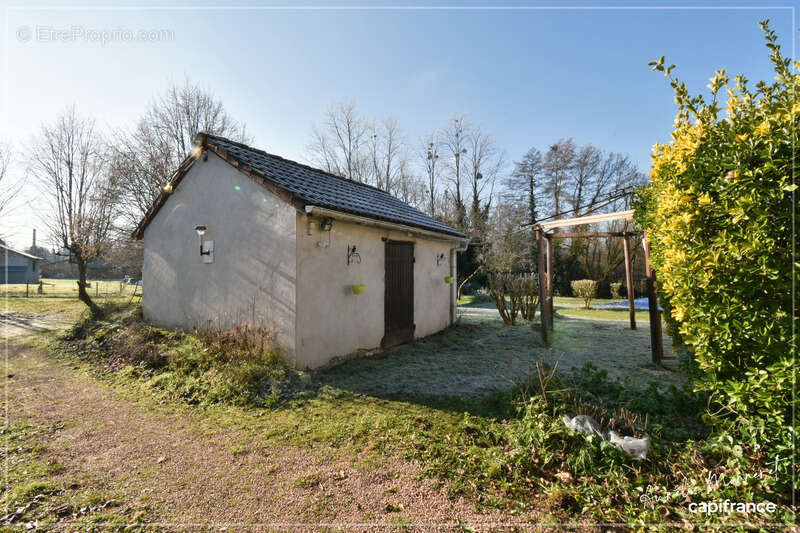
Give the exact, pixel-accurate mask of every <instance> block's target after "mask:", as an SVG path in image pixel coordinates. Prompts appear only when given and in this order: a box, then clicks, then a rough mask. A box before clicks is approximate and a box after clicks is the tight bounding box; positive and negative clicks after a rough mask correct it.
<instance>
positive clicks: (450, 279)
mask: <svg viewBox="0 0 800 533" xmlns="http://www.w3.org/2000/svg"><path fill="white" fill-rule="evenodd" d="M444 282H445V283H447V284H448V285H452V284H453V276H445V278H444Z"/></svg>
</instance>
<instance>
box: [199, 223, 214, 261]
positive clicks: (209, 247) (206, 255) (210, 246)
mask: <svg viewBox="0 0 800 533" xmlns="http://www.w3.org/2000/svg"><path fill="white" fill-rule="evenodd" d="M207 229H208V228H206V227H205V226H203V225H197V226H195V227H194V231H195V232H197V236H198V237H200V257H202V258H203V262H204V263H213V262H214V241H208V242H207V243H205V246H204V245H203V235H205V234H206V230H207Z"/></svg>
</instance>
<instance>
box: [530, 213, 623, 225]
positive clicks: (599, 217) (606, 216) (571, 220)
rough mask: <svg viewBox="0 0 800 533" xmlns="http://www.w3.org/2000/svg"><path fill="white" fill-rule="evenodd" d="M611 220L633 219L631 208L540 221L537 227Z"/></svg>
mask: <svg viewBox="0 0 800 533" xmlns="http://www.w3.org/2000/svg"><path fill="white" fill-rule="evenodd" d="M611 220H633V209H631V210H629V211H617V212H615V213H603V214H600V215H589V216H585V217H577V218H565V219H563V220H553V221H552V222H542V223H541V224H539V227H540V228H542V229H548V228H564V227H567V226H581V225H583V224H595V223H597V222H608V221H611Z"/></svg>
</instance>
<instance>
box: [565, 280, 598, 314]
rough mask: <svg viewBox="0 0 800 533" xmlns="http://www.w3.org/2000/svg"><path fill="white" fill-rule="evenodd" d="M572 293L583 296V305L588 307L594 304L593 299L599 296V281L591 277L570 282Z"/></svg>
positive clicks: (579, 296)
mask: <svg viewBox="0 0 800 533" xmlns="http://www.w3.org/2000/svg"><path fill="white" fill-rule="evenodd" d="M570 286H571V287H572V294H573V295H574V296H577V297H578V298H583V305H584V307H586V309H589V306H590V305H591V304H592V300H594V299H595V298H597V282H596V281H594V280H591V279H579V280H575V281H573V282H572V283H570Z"/></svg>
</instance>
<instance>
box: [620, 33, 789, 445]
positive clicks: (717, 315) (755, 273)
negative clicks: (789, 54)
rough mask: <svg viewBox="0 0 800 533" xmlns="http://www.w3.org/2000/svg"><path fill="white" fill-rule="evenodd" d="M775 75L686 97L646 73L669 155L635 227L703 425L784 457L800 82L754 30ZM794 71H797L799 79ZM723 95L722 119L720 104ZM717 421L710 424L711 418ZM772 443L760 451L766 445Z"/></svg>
mask: <svg viewBox="0 0 800 533" xmlns="http://www.w3.org/2000/svg"><path fill="white" fill-rule="evenodd" d="M761 25H762V29H763V30H764V32H765V34H766V40H767V47H768V48H769V50H770V51H771V54H770V59H771V62H772V64H773V67H774V70H775V73H776V77H775V82H774V83H767V82H763V81H762V82H759V83H758V84H756V85H755V89H751V88H750V87H749V86H748V84H747V80H746V79H745V78H744V77H743V76H736V77H735V78H734V81H735V83H734V85H733V87H729V83H730V79H729V78H728V76H727V75H726V73H725V70H720V71H717V72H716V74H715V75H714V76H713V77H712V78H711V83H710V84H709V88H710V89H711V92H712V95H713V100H712V101H711V102H710V103H708V102H706V101H705V100H704V98H703V97H702V96H690V95H689V93H688V90H687V89H686V86H685V85H684V83H682V82H680V81H679V80H678V79H677V78H675V77H674V76H672V74H671V72H672V70H673V69H674V65H671V66H669V67H667V66H665V64H664V58H663V57H662V58H661V59H659V60H658V61H655V62H653V63H651V64H652V65H653V68H654V70H658V71H662V72H664V74H665V76H667V77H668V78H669V79H670V84H671V86H672V87H673V88H674V89H675V94H676V102H677V103H678V105H679V112H678V115H677V118H676V121H675V131H674V132H673V133H672V141H671V142H670V144H668V145H656V146H655V147H654V152H653V156H652V158H653V167H652V171H651V184H650V185H649V186H648V187H647V188H646V189H645V190H644V191H643V192H641V193H640V194H639V195H638V199H637V202H636V206H635V208H636V219H637V221H638V223H639V224H640V225H642V226H644V227H645V228H647V230H648V232H649V238H650V242H651V250H652V262H653V265H654V266H655V268H656V270H657V271H658V276H659V290H660V292H661V294H662V297H663V298H664V299H665V300H666V303H667V305H665V308H666V309H669V313H670V316H669V317H667V319H668V320H670V321H672V322H673V323H674V324H675V326H676V327H675V329H677V331H678V332H679V333H680V335H681V336H682V337H683V340H684V341H685V343H686V344H687V345H688V346H689V347H690V349H691V350H692V351H693V352H694V357H695V362H696V365H697V366H698V369H699V371H700V373H701V377H700V378H699V380H698V381H697V387H698V389H700V390H706V391H708V392H709V393H711V395H712V399H713V401H714V405H712V409H710V410H709V414H708V415H707V419H708V420H709V422H714V423H721V422H725V421H727V422H729V423H731V424H730V427H735V428H737V434H738V435H739V438H740V439H742V440H741V441H740V442H742V443H746V444H748V445H750V446H751V450H758V449H761V450H762V451H763V450H764V446H765V444H767V445H768V446H767V449H770V453H772V454H773V457H774V456H777V455H780V454H781V453H782V454H783V455H784V456H787V455H788V454H789V453H791V450H790V448H789V446H790V444H791V433H792V432H791V420H792V418H791V413H792V402H793V400H792V383H793V382H794V377H795V376H794V374H793V365H792V346H794V345H795V344H794V341H795V339H794V338H793V332H792V314H791V309H792V294H793V283H792V282H793V277H792V272H793V268H792V266H793V265H792V253H791V252H792V249H793V248H792V246H793V244H792V212H793V209H794V208H796V203H795V199H794V194H795V193H794V191H795V189H796V185H794V184H793V183H792V174H793V171H796V169H797V160H796V157H797V155H796V152H795V151H794V149H793V146H794V147H796V146H798V139H797V131H798V118H800V102H796V100H795V99H794V98H795V97H794V95H795V94H796V93H797V91H798V90H800V76H798V75H797V74H796V70H795V72H793V71H792V65H791V61H790V60H789V59H786V58H784V57H783V56H782V54H781V51H780V46H779V45H778V44H777V37H776V35H775V33H774V32H773V31H772V30H770V29H769V26H768V21H765V22H762V23H761ZM797 68H800V64H795V69H797ZM723 89H725V92H727V96H728V100H727V116H726V117H725V118H720V117H719V113H720V108H719V104H718V102H717V95H718V94H719V93H721V92H722V91H723ZM712 412H713V414H711V413H712ZM765 441H768V442H765Z"/></svg>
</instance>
